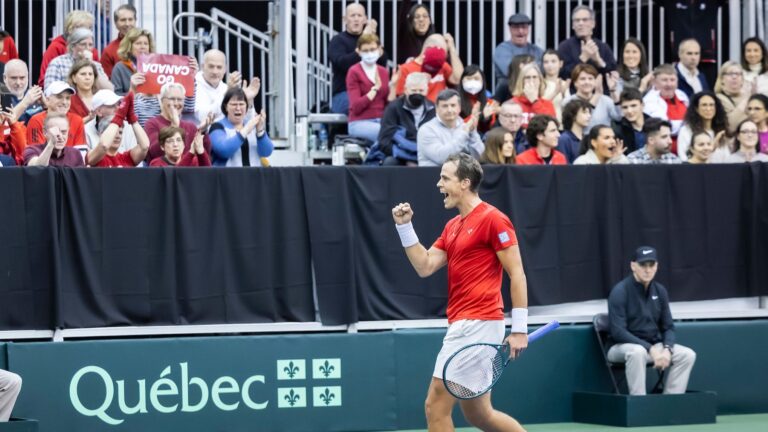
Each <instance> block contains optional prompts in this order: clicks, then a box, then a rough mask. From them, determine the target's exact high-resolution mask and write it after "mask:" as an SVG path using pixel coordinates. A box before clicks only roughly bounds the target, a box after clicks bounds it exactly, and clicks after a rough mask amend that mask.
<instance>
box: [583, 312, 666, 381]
mask: <svg viewBox="0 0 768 432" xmlns="http://www.w3.org/2000/svg"><path fill="white" fill-rule="evenodd" d="M592 327H593V328H594V329H595V335H597V343H598V344H599V345H600V351H601V352H602V353H603V360H604V361H605V366H606V367H607V368H608V375H609V376H610V377H611V383H613V390H614V391H615V392H616V394H621V391H620V390H619V384H626V380H627V376H626V374H625V372H624V363H614V362H612V361H609V360H608V343H607V340H608V335H610V332H611V322H610V320H609V319H608V314H606V313H600V314H597V315H595V316H594V317H593V318H592ZM648 366H650V367H652V366H653V361H650V362H648ZM656 372H657V373H658V374H659V379H658V380H657V381H656V385H654V386H653V389H652V390H651V393H661V392H662V391H663V389H664V371H660V370H658V369H656Z"/></svg>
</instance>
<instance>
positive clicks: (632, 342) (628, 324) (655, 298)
mask: <svg viewBox="0 0 768 432" xmlns="http://www.w3.org/2000/svg"><path fill="white" fill-rule="evenodd" d="M631 267H632V275H631V276H628V277H627V278H626V279H624V280H623V281H621V282H619V283H618V284H616V286H614V287H613V289H612V290H611V294H610V296H609V297H608V316H609V318H610V322H611V339H612V342H613V343H614V344H615V345H613V346H611V348H610V349H609V350H608V360H609V361H612V362H615V363H625V365H626V375H627V386H628V387H629V394H631V395H644V394H645V393H646V390H645V368H646V364H647V363H649V362H651V361H653V366H654V367H655V368H657V369H660V370H665V369H667V368H669V371H668V372H667V382H666V384H665V385H664V393H665V394H677V393H685V390H686V388H687V387H688V378H689V377H690V375H691V369H693V364H694V362H695V361H696V353H695V352H694V351H693V350H692V349H690V348H688V347H684V346H682V345H680V344H676V343H675V324H674V323H673V322H672V313H671V312H670V310H669V295H668V294H667V289H666V288H664V286H663V285H662V284H660V283H658V282H656V281H655V280H654V277H655V276H656V271H657V270H658V269H659V263H658V259H657V256H656V249H654V248H652V247H650V246H643V247H640V248H638V249H637V250H636V251H635V257H634V259H633V260H632V263H631Z"/></svg>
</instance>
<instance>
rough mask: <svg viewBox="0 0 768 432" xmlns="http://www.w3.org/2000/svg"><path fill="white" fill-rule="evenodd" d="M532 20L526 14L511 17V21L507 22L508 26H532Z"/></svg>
mask: <svg viewBox="0 0 768 432" xmlns="http://www.w3.org/2000/svg"><path fill="white" fill-rule="evenodd" d="M530 23H531V18H530V17H529V16H528V15H526V14H521V13H518V14H514V15H512V16H511V17H509V20H507V24H509V25H512V24H530Z"/></svg>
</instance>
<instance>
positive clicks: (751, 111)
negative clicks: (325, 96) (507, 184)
mask: <svg viewBox="0 0 768 432" xmlns="http://www.w3.org/2000/svg"><path fill="white" fill-rule="evenodd" d="M403 3H404V4H403V5H402V6H401V9H402V10H401V14H400V18H399V19H400V26H399V31H398V49H397V57H398V58H397V66H396V67H395V68H394V70H393V71H392V74H391V77H389V82H387V78H388V74H387V70H386V68H385V67H384V61H383V60H384V59H385V56H384V51H383V50H382V48H381V44H380V43H379V40H378V38H377V37H376V36H375V35H374V34H375V32H376V28H377V24H376V21H375V20H373V19H368V18H367V16H366V11H365V8H364V6H363V5H362V4H359V3H354V4H349V5H348V6H347V8H346V11H345V17H344V24H345V28H344V30H343V31H342V32H341V33H339V34H338V35H337V36H335V37H334V38H333V39H332V40H331V42H330V48H329V51H330V52H331V55H329V58H330V60H331V64H332V70H333V73H334V85H333V102H332V107H331V109H332V110H333V111H334V112H336V113H343V114H347V115H348V116H349V134H350V135H352V136H355V137H357V138H360V139H363V140H365V141H366V142H367V143H368V144H369V145H370V146H371V150H370V151H369V153H368V156H367V158H366V160H365V163H366V164H370V165H411V166H413V165H419V166H435V165H440V164H442V162H443V161H444V160H445V158H446V157H447V156H448V155H449V154H451V153H454V152H456V151H463V152H466V153H468V154H470V155H472V156H474V157H476V158H478V159H479V160H480V161H481V162H483V163H489V164H521V165H523V164H525V165H561V164H630V163H631V164H679V163H725V162H752V161H768V112H766V108H768V106H767V105H766V102H768V57H767V55H768V53H766V48H765V44H764V43H763V42H762V41H761V40H760V39H758V38H754V37H753V38H749V39H747V40H746V41H745V42H744V44H743V48H742V60H741V63H738V62H733V61H728V62H725V63H724V64H723V65H722V67H721V68H720V71H719V74H718V78H717V80H716V82H715V83H710V82H708V80H707V78H706V76H705V74H704V73H703V72H702V71H700V70H699V64H700V62H701V56H702V48H701V45H700V43H699V41H697V40H696V39H695V38H688V39H683V40H681V41H680V42H679V43H678V44H677V47H678V52H677V54H678V58H679V61H678V62H675V63H673V64H661V65H658V66H656V67H655V68H653V69H651V68H650V65H649V63H648V57H647V54H646V50H645V46H644V44H643V42H642V41H641V40H639V39H637V38H633V37H630V38H627V40H625V41H624V43H623V45H622V47H621V51H620V52H619V53H618V56H616V55H615V54H614V52H613V50H612V49H611V47H609V46H608V45H607V44H606V43H605V42H603V41H601V40H600V39H598V38H596V37H595V35H594V29H595V13H594V11H593V10H592V9H590V8H589V7H587V6H585V5H581V6H577V7H576V8H574V9H573V11H572V13H571V21H572V22H571V24H572V29H573V33H572V36H571V37H569V38H568V39H566V40H564V41H561V42H560V44H559V46H558V49H557V50H554V49H547V48H546V47H539V46H537V45H535V44H532V43H530V42H529V32H530V26H531V19H530V17H528V16H527V15H525V14H514V15H512V16H511V17H509V19H508V21H507V23H508V25H509V40H506V41H504V42H502V43H500V44H499V45H498V46H497V47H496V48H495V50H494V53H493V69H494V70H493V74H494V76H495V78H496V81H497V83H498V84H497V85H496V87H495V88H490V85H489V83H488V81H487V80H486V73H485V72H484V71H483V70H481V68H480V67H479V66H477V65H464V63H463V62H462V59H461V56H460V55H459V53H458V52H457V50H456V47H455V44H454V40H453V37H452V36H451V35H450V34H447V33H446V34H439V33H437V32H436V31H435V27H440V26H439V25H437V26H436V25H435V23H433V21H432V14H431V13H430V10H429V6H428V5H427V4H425V3H420V4H411V3H412V2H410V1H407V2H403ZM617 57H618V59H617ZM340 75H343V76H345V77H346V81H345V80H343V79H342V78H341V76H340ZM344 84H346V86H345V85H344ZM386 87H389V92H388V94H387V92H386V91H384V90H382V89H385V88H386ZM385 94H387V96H386V98H385ZM376 132H377V134H376ZM753 132H754V133H753Z"/></svg>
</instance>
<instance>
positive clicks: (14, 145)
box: [0, 121, 27, 165]
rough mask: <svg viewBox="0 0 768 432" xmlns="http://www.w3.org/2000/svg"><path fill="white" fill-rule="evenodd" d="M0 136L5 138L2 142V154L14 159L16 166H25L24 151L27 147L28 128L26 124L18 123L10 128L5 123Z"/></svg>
mask: <svg viewBox="0 0 768 432" xmlns="http://www.w3.org/2000/svg"><path fill="white" fill-rule="evenodd" d="M8 129H10V130H8ZM6 130H8V134H7V135H6ZM0 134H2V137H3V139H2V140H0V153H2V154H4V155H8V156H10V157H12V158H13V159H14V160H15V161H16V165H24V149H25V148H26V147H27V128H26V126H24V123H23V122H18V121H17V122H16V123H14V124H12V125H11V126H10V127H9V126H7V125H6V124H5V123H3V125H2V127H1V128H0Z"/></svg>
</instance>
